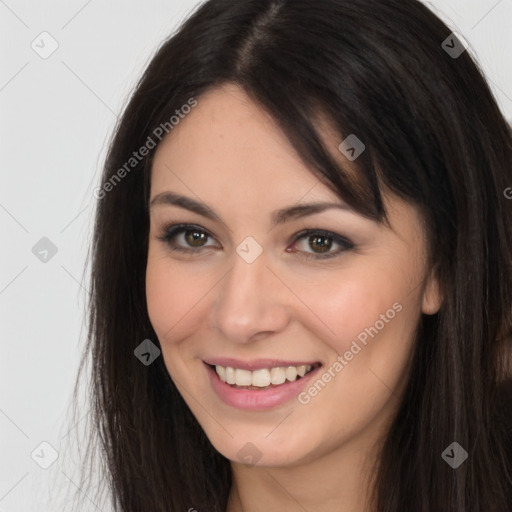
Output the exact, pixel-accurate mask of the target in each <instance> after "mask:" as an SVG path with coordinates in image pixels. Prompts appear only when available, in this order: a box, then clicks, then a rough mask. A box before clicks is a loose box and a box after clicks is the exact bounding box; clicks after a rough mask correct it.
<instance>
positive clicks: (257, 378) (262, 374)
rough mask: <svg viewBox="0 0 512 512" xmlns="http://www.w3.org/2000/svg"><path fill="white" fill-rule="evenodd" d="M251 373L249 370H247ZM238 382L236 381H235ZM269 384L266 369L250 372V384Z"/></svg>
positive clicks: (262, 386) (263, 385)
mask: <svg viewBox="0 0 512 512" xmlns="http://www.w3.org/2000/svg"><path fill="white" fill-rule="evenodd" d="M249 373H251V372H249ZM237 384H238V382H237ZM269 384H270V372H269V371H268V370H266V369H265V370H256V371H254V372H252V385H253V386H257V387H259V388H264V387H267V386H268V385H269Z"/></svg>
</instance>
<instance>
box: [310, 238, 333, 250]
mask: <svg viewBox="0 0 512 512" xmlns="http://www.w3.org/2000/svg"><path fill="white" fill-rule="evenodd" d="M308 243H309V246H310V247H311V248H312V249H313V250H315V252H329V250H330V248H331V247H332V239H331V238H329V237H327V236H324V235H321V236H310V237H309V239H308ZM317 249H318V250H317Z"/></svg>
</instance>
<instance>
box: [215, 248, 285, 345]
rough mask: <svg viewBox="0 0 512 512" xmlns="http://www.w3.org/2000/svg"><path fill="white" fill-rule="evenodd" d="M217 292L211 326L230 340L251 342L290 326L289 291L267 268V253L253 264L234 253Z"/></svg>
mask: <svg viewBox="0 0 512 512" xmlns="http://www.w3.org/2000/svg"><path fill="white" fill-rule="evenodd" d="M218 290H219V291H218V295H217V297H216V299H215V301H214V305H213V308H212V311H213V318H212V324H213V327H214V328H215V329H217V330H218V331H220V335H221V336H222V337H223V338H225V339H227V340H231V341H233V342H236V343H249V342H251V341H256V340H257V339H261V338H264V337H266V336H270V335H272V334H276V333H279V332H281V331H282V330H283V329H285V328H286V326H287V325H288V323H289V314H290V308H289V307H287V300H290V297H289V295H290V292H289V291H287V289H286V287H285V286H284V285H283V284H282V283H281V282H280V280H279V279H278V278H277V277H276V275H275V274H274V272H273V271H272V270H270V268H269V267H268V262H267V259H266V257H265V251H264V252H263V253H262V254H261V255H260V256H259V257H258V258H257V259H256V260H255V261H253V262H252V263H247V262H246V261H244V259H243V258H241V257H240V256H239V255H238V254H236V253H235V254H234V258H233V266H232V268H231V271H229V272H228V274H227V275H226V276H225V278H224V279H223V280H222V281H221V286H220V287H219V289H218Z"/></svg>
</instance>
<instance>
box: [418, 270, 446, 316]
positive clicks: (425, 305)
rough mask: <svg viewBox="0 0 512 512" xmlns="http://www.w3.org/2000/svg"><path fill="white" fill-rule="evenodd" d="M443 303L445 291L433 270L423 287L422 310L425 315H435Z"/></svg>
mask: <svg viewBox="0 0 512 512" xmlns="http://www.w3.org/2000/svg"><path fill="white" fill-rule="evenodd" d="M442 303H443V293H442V291H441V284H440V282H439V278H438V277H437V274H436V273H435V272H434V271H432V272H431V273H430V275H429V276H428V278H427V282H426V284H425V287H424V289H423V299H422V303H421V312H422V313H424V314H425V315H435V314H436V313H437V312H438V311H439V309H440V308H441V305H442Z"/></svg>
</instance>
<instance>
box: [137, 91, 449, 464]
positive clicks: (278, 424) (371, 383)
mask: <svg viewBox="0 0 512 512" xmlns="http://www.w3.org/2000/svg"><path fill="white" fill-rule="evenodd" d="M197 100H198V105H197V106H196V107H195V108H194V110H193V111H192V112H191V113H190V114H189V115H188V116H187V117H186V118H185V119H183V120H181V122H180V124H179V126H177V127H176V128H174V130H173V131H172V132H171V133H170V135H169V136H168V137H167V138H166V139H164V140H163V141H162V143H161V145H160V146H159V148H158V150H157V153H156V155H155V160H154V165H153V169H152V176H151V197H150V202H151V210H150V241H149V252H148V264H147V273H146V293H147V303H148V313H149V317H150V320H151V323H152V325H153V328H154V330H155V332H156V334H157V336H158V339H159V341H160V344H161V347H162V357H163V359H164V361H165V364H166V367H167V369H168V371H169V374H170V376H171V378H172V379H173V381H174V382H175V384H176V386H177V388H178V390H179V391H180V393H181V395H182V396H183V398H184V400H185V401H186V402H187V404H188V406H189V407H190V409H191V411H192V412H193V414H194V415H195V417H196V418H197V420H198V421H199V423H200V424H201V426H202V428H203V429H204V431H205V433H206V435H207V436H208V438H209V439H210V441H211V442H212V444H213V445H214V446H215V448H216V449H217V450H218V451H219V452H220V453H222V454H223V455H224V456H226V457H227V458H229V459H231V460H232V461H242V460H245V461H249V460H250V459H251V458H252V462H253V463H256V464H258V465H264V466H274V467H277V466H288V465H290V466H291V465H297V464H300V463H303V462H306V461H312V460H313V459H315V458H319V457H322V456H323V455H326V454H332V453H335V452H336V451H337V450H341V449H343V448H347V447H349V446H351V445H352V446H355V445H356V444H357V443H360V442H363V441H362V440H364V443H366V444H368V443H371V442H373V441H372V440H375V439H377V437H378V436H379V435H380V434H381V433H382V432H383V429H384V428H385V425H386V424H387V422H388V421H389V419H390V418H392V416H393V414H394V413H395V412H396V406H397V404H398V398H399V396H400V393H401V391H402V390H403V386H404V384H405V382H406V378H407V372H408V369H409V366H410V358H411V354H412V351H413V342H414V334H415V329H416V326H417V324H418V321H419V319H420V316H421V314H422V313H425V314H432V313H435V312H436V311H437V310H438V308H439V305H440V297H439V290H438V286H437V283H436V281H435V280H434V279H433V278H432V277H429V275H428V269H427V268H426V252H427V246H426V241H425V236H424V231H423V229H422V223H421V218H420V216H419V213H418V212H417V211H416V210H415V209H414V208H413V207H412V206H411V205H409V204H407V203H404V202H402V201H400V200H398V199H397V198H396V197H392V196H391V195H387V196H385V203H386V206H387V209H388V212H389V220H390V224H391V229H390V228H389V227H387V226H385V225H383V224H379V223H377V222H375V221H372V220H369V219H367V218H365V217H363V216H361V215H360V214H358V213H356V212H355V211H353V210H351V209H350V208H349V207H348V206H346V205H345V204H344V203H343V201H342V200H341V199H340V198H339V197H338V196H337V195H336V194H335V193H334V192H333V191H332V190H331V189H330V188H328V187H327V186H325V185H324V184H323V183H321V182H320V181H319V180H318V179H317V178H316V177H315V176H314V175H313V174H312V173H311V172H310V170H309V169H308V168H307V167H306V165H305V164H304V163H303V162H302V161H301V160H300V158H299V156H298V155H297V153H296V152H295V150H294V149H293V147H292V146H291V145H290V143H289V142H288V141H287V139H286V138H285V136H284V134H283V133H282V132H281V131H280V130H279V128H278V127H277V125H276V124H275V123H274V122H273V121H272V119H271V117H270V116H269V115H268V114H266V113H265V112H264V111H263V110H262V109H261V108H260V107H258V106H257V105H256V104H254V103H252V102H251V100H250V99H249V98H248V97H247V96H246V95H245V94H244V93H243V91H242V90H241V89H239V88H237V87H236V86H234V85H225V86H223V87H222V88H217V89H215V90H212V91H210V92H208V93H206V94H205V95H203V96H201V97H200V98H197ZM325 140H326V142H327V143H328V144H329V147H330V148H332V153H333V155H334V154H337V155H336V156H335V158H337V159H338V160H339V161H340V162H342V163H343V164H344V165H345V166H347V165H348V164H349V162H348V161H346V160H345V159H344V156H343V155H342V154H341V153H340V152H339V151H338V150H337V148H338V145H339V143H340V142H341V141H340V140H339V138H337V137H336V135H335V134H333V133H331V132H328V131H327V130H326V131H325ZM178 196H183V197H185V198H187V199H188V200H185V201H184V200H177V197H178ZM178 203H179V204H178ZM196 203H200V205H199V206H200V207H201V208H197V204H196ZM327 203H328V204H335V205H337V206H331V207H328V208H324V209H322V208H302V207H304V206H305V205H310V204H327ZM297 207H300V208H297ZM290 208H292V210H289V209H290ZM288 210H289V211H288ZM283 212H288V214H285V213H283ZM180 225H185V226H184V227H183V226H181V227H176V226H180ZM173 230H174V231H173ZM215 364H217V367H218V371H219V373H220V374H221V375H224V376H225V375H226V374H227V377H225V378H228V382H229V379H231V378H233V374H234V379H235V384H234V385H231V384H227V383H224V382H222V381H221V378H220V377H219V376H218V375H217V373H216V371H215V369H212V367H211V366H212V365H213V366H214V365H215ZM308 365H309V366H311V367H312V371H311V372H309V373H306V374H305V375H304V376H303V377H301V378H299V379H298V380H295V381H293V379H294V375H296V374H297V372H298V376H300V375H301V373H304V371H305V370H309V366H308ZM228 366H229V367H230V368H234V369H235V370H234V371H232V370H230V369H227V370H225V369H224V370H223V368H226V367H228ZM304 366H305V367H306V368H304ZM288 367H290V369H286V368H288ZM301 367H302V368H301ZM214 368H215V366H214ZM280 368H283V369H280ZM249 370H254V371H253V372H250V371H249ZM256 370H259V371H256ZM285 377H287V378H286V380H285V382H284V383H283V384H279V382H282V380H283V379H284V378H285ZM269 378H270V379H271V380H270V382H271V386H270V388H266V387H265V388H263V389H261V387H262V386H266V385H267V384H268V380H269ZM272 382H274V384H272ZM236 383H238V386H242V387H236V386H237V384H236ZM249 383H251V386H252V385H253V384H254V385H255V387H256V389H252V388H248V387H247V386H248V384H249ZM248 443H251V444H248Z"/></svg>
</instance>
